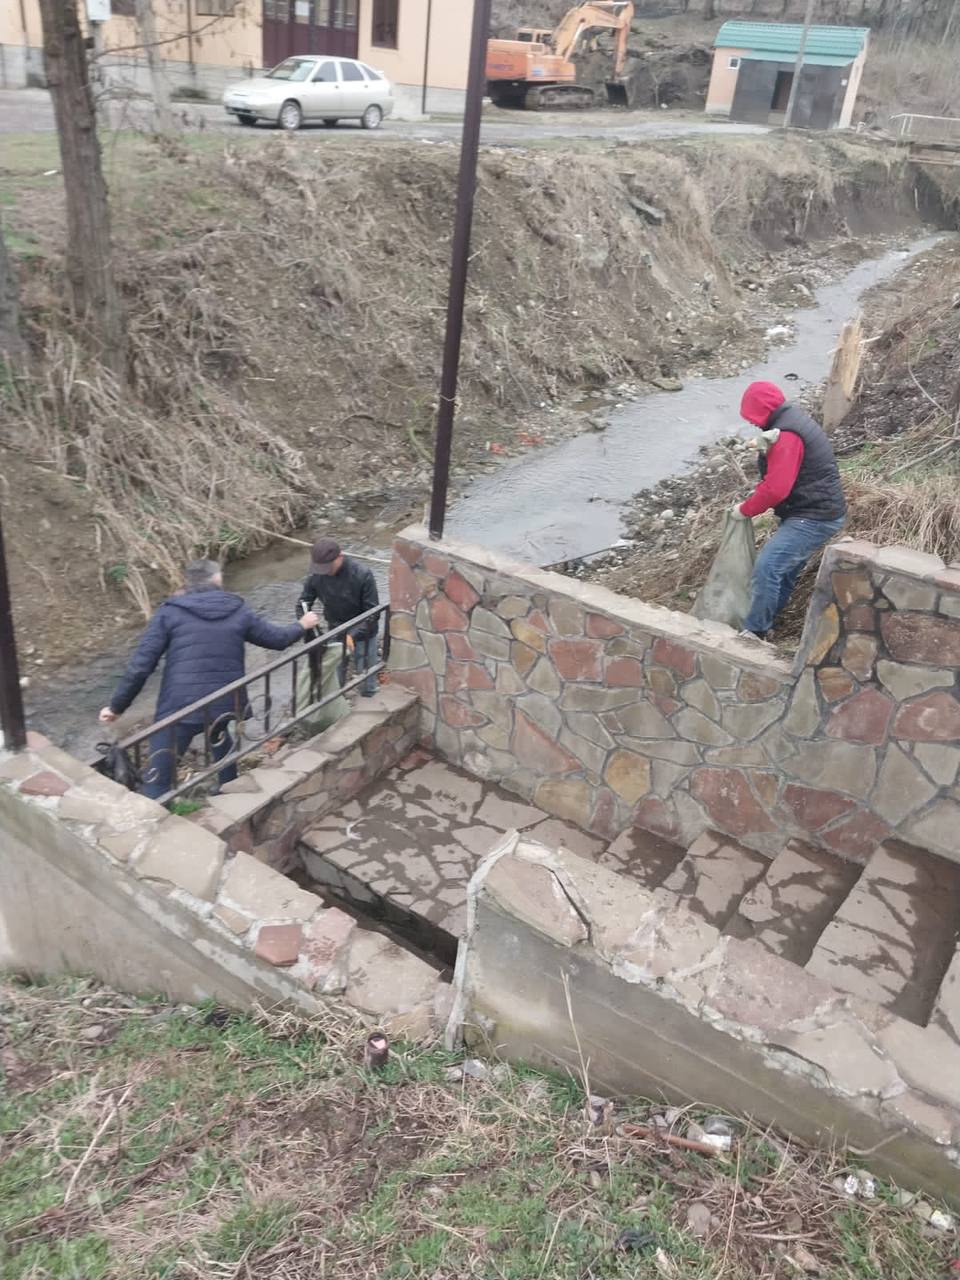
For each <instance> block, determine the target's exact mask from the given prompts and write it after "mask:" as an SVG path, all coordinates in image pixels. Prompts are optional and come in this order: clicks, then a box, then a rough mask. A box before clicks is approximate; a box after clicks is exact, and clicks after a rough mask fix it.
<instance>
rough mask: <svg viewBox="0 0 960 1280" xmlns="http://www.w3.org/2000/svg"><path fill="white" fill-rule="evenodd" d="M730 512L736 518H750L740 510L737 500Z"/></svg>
mask: <svg viewBox="0 0 960 1280" xmlns="http://www.w3.org/2000/svg"><path fill="white" fill-rule="evenodd" d="M730 514H731V515H732V516H733V518H734V520H747V519H748V518H749V517H747V516H745V515H744V514H743V512H742V511H741V510H740V503H739V502H735V503H734V504H733V506H732V507H731V508H730Z"/></svg>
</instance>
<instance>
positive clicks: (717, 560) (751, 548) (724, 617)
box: [690, 511, 757, 631]
mask: <svg viewBox="0 0 960 1280" xmlns="http://www.w3.org/2000/svg"><path fill="white" fill-rule="evenodd" d="M756 558H757V544H756V542H755V541H754V537H753V521H752V520H738V519H737V517H736V516H735V515H733V513H732V512H730V511H728V512H727V514H726V516H725V518H724V525H723V533H722V534H721V536H720V548H719V550H718V551H717V554H716V555H715V556H714V559H713V564H712V565H711V566H710V572H709V573H708V574H707V580H706V582H705V583H704V584H703V586H702V587H701V588H700V593H699V595H698V596H697V598H696V600H695V601H694V603H693V608H692V609H691V611H690V612H691V613H692V614H693V615H694V617H695V618H706V619H709V620H710V621H711V622H726V623H727V624H728V626H731V627H734V628H735V629H736V630H737V631H739V630H740V628H741V627H742V626H743V620H744V618H745V617H746V616H747V614H748V612H749V610H750V596H751V587H750V583H751V579H752V577H753V562H754V561H755V560H756Z"/></svg>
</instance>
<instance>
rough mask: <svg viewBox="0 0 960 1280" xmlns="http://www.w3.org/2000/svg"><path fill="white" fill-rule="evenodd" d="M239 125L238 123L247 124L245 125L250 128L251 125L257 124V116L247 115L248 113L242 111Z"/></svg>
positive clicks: (238, 121) (238, 116) (239, 116)
mask: <svg viewBox="0 0 960 1280" xmlns="http://www.w3.org/2000/svg"><path fill="white" fill-rule="evenodd" d="M237 123H238V124H245V125H247V126H248V127H249V126H250V125H254V124H256V123H257V117H256V116H251V115H247V113H246V112H244V111H241V112H240V113H239V114H238V115H237Z"/></svg>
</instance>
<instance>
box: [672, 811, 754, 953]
mask: <svg viewBox="0 0 960 1280" xmlns="http://www.w3.org/2000/svg"><path fill="white" fill-rule="evenodd" d="M769 866H770V859H769V858H765V857H764V856H763V855H762V854H760V853H754V851H753V850H752V849H747V848H745V847H744V846H743V845H742V844H738V843H737V842H736V840H731V839H730V838H729V837H728V836H722V835H719V834H718V833H717V832H716V831H705V832H704V833H703V835H702V836H699V837H698V838H697V839H696V840H694V842H693V844H692V845H691V846H690V848H689V849H688V850H687V852H686V855H685V856H684V857H683V859H682V860H681V861H680V862H679V863H678V864H677V866H676V867H675V868H674V870H673V871H672V872H671V874H670V875H669V876H668V877H667V878H666V880H664V882H663V884H662V886H661V887H660V888H659V889H658V890H657V891H656V892H657V895H658V897H659V898H660V899H661V901H666V902H673V903H677V902H680V901H681V900H682V901H684V902H686V904H687V906H688V907H689V908H690V909H691V910H692V911H693V912H695V913H696V914H697V915H699V916H702V917H703V919H704V920H706V921H707V922H708V923H709V924H712V925H713V926H714V927H715V928H717V929H723V928H724V927H725V926H726V924H727V923H728V922H729V920H730V919H731V917H732V916H733V914H734V912H735V911H736V909H737V907H738V906H739V905H740V901H741V899H742V898H743V897H744V895H745V894H747V893H748V892H749V891H750V890H751V889H752V888H753V886H754V885H755V884H756V883H757V881H758V880H760V879H761V877H762V876H763V874H764V873H765V872H766V870H767V868H768V867H769Z"/></svg>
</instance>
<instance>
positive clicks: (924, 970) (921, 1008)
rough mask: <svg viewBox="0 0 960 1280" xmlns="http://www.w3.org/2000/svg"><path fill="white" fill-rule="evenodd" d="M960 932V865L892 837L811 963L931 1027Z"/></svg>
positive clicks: (821, 973) (833, 980) (842, 984)
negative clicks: (930, 1023) (933, 1013)
mask: <svg viewBox="0 0 960 1280" xmlns="http://www.w3.org/2000/svg"><path fill="white" fill-rule="evenodd" d="M958 932H960V866H955V865H954V864H953V863H951V862H947V861H945V860H944V859H943V858H938V857H936V856H935V855H933V854H931V853H928V852H926V851H925V850H922V849H915V848H913V847H911V846H910V845H907V844H902V843H900V842H898V841H891V842H888V843H887V844H885V845H883V846H882V847H881V848H880V849H878V850H877V851H876V852H875V853H874V854H872V855H871V857H870V859H869V861H868V862H867V865H866V867H865V868H864V871H863V874H862V875H861V876H860V879H859V880H858V881H857V883H856V885H855V886H854V887H853V889H852V890H851V891H850V893H849V895H848V896H847V898H846V899H845V900H844V902H843V903H841V905H840V907H839V909H838V910H837V913H836V915H835V916H834V918H833V920H832V921H831V922H830V924H829V925H827V927H826V929H825V930H824V931H823V934H822V935H821V938H820V941H819V942H818V943H817V945H816V946H815V947H814V949H813V953H812V955H811V956H810V959H809V960H808V961H807V965H806V968H807V970H808V972H810V973H812V974H814V975H815V976H816V977H818V978H821V979H823V981H825V982H829V983H830V984H831V985H832V986H834V987H836V988H837V989H838V990H840V991H846V992H849V993H850V994H851V995H855V996H860V997H862V998H863V999H866V1000H872V1001H874V1002H875V1003H876V1004H880V1005H884V1006H885V1007H886V1008H888V1009H891V1010H892V1011H893V1012H894V1013H896V1014H898V1015H899V1016H900V1017H901V1018H906V1019H907V1020H908V1021H910V1022H915V1023H917V1024H918V1025H919V1026H926V1024H927V1021H928V1019H929V1017H930V1014H931V1011H932V1010H933V1007H934V1004H935V1001H936V999H937V994H938V992H939V990H940V987H941V984H942V982H943V978H944V975H945V974H946V972H947V969H948V967H949V965H950V962H951V961H952V960H953V958H954V953H955V950H956V945H957V936H958Z"/></svg>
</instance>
